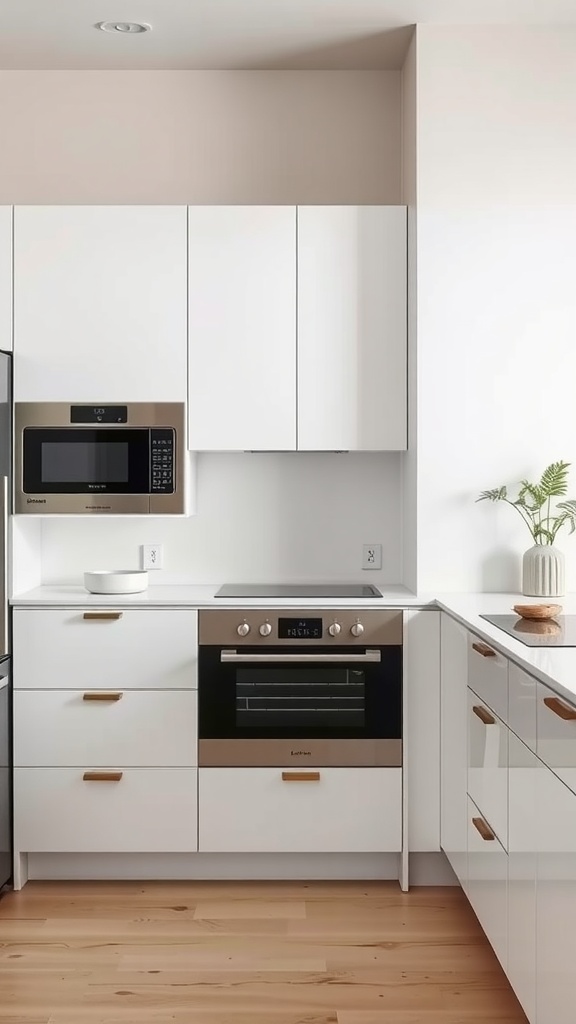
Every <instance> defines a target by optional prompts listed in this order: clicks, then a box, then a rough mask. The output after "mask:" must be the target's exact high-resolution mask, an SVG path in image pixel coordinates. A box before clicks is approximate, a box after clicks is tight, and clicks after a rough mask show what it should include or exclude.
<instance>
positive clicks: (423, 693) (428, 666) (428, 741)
mask: <svg viewBox="0 0 576 1024" xmlns="http://www.w3.org/2000/svg"><path fill="white" fill-rule="evenodd" d="M404 680H405V689H406V699H405V707H406V721H405V722H404V735H405V737H406V739H405V746H404V756H405V758H406V759H407V762H408V766H407V775H408V782H407V791H408V849H409V850H410V852H411V853H413V852H416V851H420V852H429V851H436V850H439V849H440V612H435V611H406V612H404ZM464 786H465V782H464Z"/></svg>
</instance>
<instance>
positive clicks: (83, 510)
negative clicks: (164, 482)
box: [14, 402, 186, 516]
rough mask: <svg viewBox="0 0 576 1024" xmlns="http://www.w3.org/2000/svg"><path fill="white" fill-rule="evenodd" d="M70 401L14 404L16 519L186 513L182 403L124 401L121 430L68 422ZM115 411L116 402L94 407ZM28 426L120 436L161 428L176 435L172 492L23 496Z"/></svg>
mask: <svg viewBox="0 0 576 1024" xmlns="http://www.w3.org/2000/svg"><path fill="white" fill-rule="evenodd" d="M76 404H77V403H72V402H17V403H16V405H15V407H14V422H15V445H14V467H15V476H14V479H15V484H14V511H15V513H16V514H18V515H22V514H26V515H83V514H92V515H95V514H96V515H98V514H99V515H158V516H160V515H184V514H185V512H186V474H185V466H186V462H185V459H186V445H185V441H184V438H185V429H186V423H185V407H184V403H183V402H128V403H123V404H124V405H125V406H126V408H127V411H128V416H127V420H126V422H125V423H122V424H121V425H115V424H112V423H109V422H108V423H97V422H91V421H90V422H87V423H86V424H82V423H80V422H78V421H75V422H74V423H72V421H71V408H72V406H74V405H76ZM81 404H82V406H88V403H86V402H82V403H81ZM98 405H102V406H107V405H108V406H118V405H119V403H118V402H114V403H106V402H99V403H95V404H94V407H97V406H98ZM27 427H36V428H42V427H46V428H51V427H56V428H58V427H61V428H67V427H69V428H70V430H73V431H81V430H82V429H83V428H86V429H90V430H94V431H98V430H103V431H104V430H105V431H110V430H113V431H114V432H116V431H118V432H119V434H121V433H122V431H123V430H130V429H133V428H137V427H144V428H146V427H152V428H153V427H166V428H172V429H173V430H174V432H175V451H174V490H173V492H172V493H169V494H151V493H148V494H145V493H138V494H131V493H123V494H114V493H106V492H105V491H101V492H98V493H66V494H63V493H62V494H58V493H52V494H48V493H37V494H36V493H26V492H25V491H24V487H23V480H24V445H23V436H24V434H23V432H24V430H25V428H27Z"/></svg>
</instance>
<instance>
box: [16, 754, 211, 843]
mask: <svg viewBox="0 0 576 1024" xmlns="http://www.w3.org/2000/svg"><path fill="white" fill-rule="evenodd" d="M89 768H90V766H87V768H86V769H84V770H83V769H78V768H42V769H41V768H16V769H15V770H14V807H15V817H14V837H15V845H16V849H18V850H21V851H23V852H27V853H34V852H36V853H188V852H193V851H196V849H197V778H198V773H197V771H196V770H195V769H192V768H164V769H161V768H129V769H127V770H122V772H121V774H122V777H121V779H120V780H119V781H118V782H112V781H110V782H106V781H84V780H83V774H84V772H85V771H87V770H89ZM119 773H120V772H118V774H119ZM109 774H112V772H110V773H109Z"/></svg>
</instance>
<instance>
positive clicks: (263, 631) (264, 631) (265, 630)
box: [260, 622, 272, 636]
mask: <svg viewBox="0 0 576 1024" xmlns="http://www.w3.org/2000/svg"><path fill="white" fill-rule="evenodd" d="M271 632H272V626H271V625H270V623H269V622H263V623H262V625H261V626H260V636H270V633H271Z"/></svg>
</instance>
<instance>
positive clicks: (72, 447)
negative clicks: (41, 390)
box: [23, 427, 150, 494]
mask: <svg viewBox="0 0 576 1024" xmlns="http://www.w3.org/2000/svg"><path fill="white" fill-rule="evenodd" d="M23 465H24V472H23V490H24V493H25V494H94V493H105V494H149V493H150V430H149V428H148V427H140V428H138V427H134V428H126V427H122V428H118V427H117V428H114V427H110V428H98V429H94V428H90V427H26V428H25V429H24V431H23Z"/></svg>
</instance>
